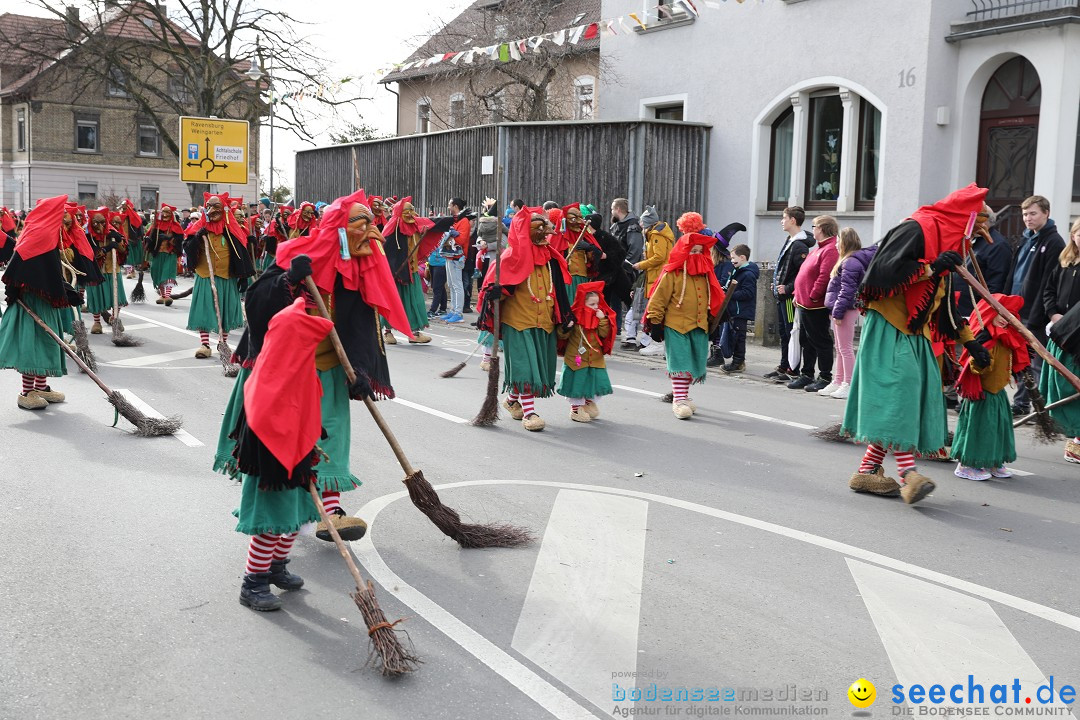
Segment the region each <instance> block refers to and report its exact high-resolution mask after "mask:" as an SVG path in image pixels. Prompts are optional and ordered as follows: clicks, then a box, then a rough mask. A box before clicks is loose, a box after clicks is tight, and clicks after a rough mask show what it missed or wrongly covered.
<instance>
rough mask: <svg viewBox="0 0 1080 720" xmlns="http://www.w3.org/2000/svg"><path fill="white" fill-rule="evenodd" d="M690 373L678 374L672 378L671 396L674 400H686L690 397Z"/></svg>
mask: <svg viewBox="0 0 1080 720" xmlns="http://www.w3.org/2000/svg"><path fill="white" fill-rule="evenodd" d="M690 380H691V377H690V373H676V374H674V375H672V376H671V396H672V399H673V400H685V399H686V398H688V397H689V396H690Z"/></svg>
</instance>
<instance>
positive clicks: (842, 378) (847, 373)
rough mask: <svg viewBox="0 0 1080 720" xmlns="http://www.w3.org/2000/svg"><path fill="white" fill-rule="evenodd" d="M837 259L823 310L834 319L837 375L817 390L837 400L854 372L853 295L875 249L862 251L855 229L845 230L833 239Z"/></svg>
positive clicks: (855, 314) (855, 315) (843, 395)
mask: <svg viewBox="0 0 1080 720" xmlns="http://www.w3.org/2000/svg"><path fill="white" fill-rule="evenodd" d="M836 249H837V251H838V259H837V261H836V265H834V266H833V269H832V272H831V273H830V279H829V289H828V290H827V291H826V292H825V307H826V308H828V309H829V313H830V315H831V316H832V320H833V342H834V343H835V345H836V373H835V374H834V376H833V382H832V384H831V385H828V386H826V387H824V388H822V389H821V390H819V391H818V395H824V396H827V397H833V398H836V399H838V400H843V399H845V398H847V396H848V391H849V389H850V387H851V373H852V371H853V370H854V369H855V323H856V322H857V321H858V317H859V311H858V310H857V309H856V308H855V296H856V295H857V294H858V290H859V284H860V283H861V282H862V279H863V275H865V274H866V268H868V267H869V266H870V261H871V260H873V259H874V253H875V252H877V246H876V245H874V246H871V247H868V248H863V246H862V240H860V239H859V233H857V232H855V228H851V227H846V228H844V229H843V230H841V231H840V235H839V236H838V237H837V240H836Z"/></svg>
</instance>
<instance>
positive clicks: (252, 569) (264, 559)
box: [244, 533, 281, 575]
mask: <svg viewBox="0 0 1080 720" xmlns="http://www.w3.org/2000/svg"><path fill="white" fill-rule="evenodd" d="M280 538H281V536H279V535H274V534H273V533H264V534H262V535H252V536H251V542H250V543H249V544H248V555H247V567H246V568H245V569H244V570H245V572H246V573H247V574H248V575H252V574H254V573H264V572H269V570H270V561H271V560H273V559H274V550H275V549H276V548H277V546H278V542H279V540H280Z"/></svg>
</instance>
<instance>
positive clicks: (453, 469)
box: [0, 283, 1080, 719]
mask: <svg viewBox="0 0 1080 720" xmlns="http://www.w3.org/2000/svg"><path fill="white" fill-rule="evenodd" d="M128 289H129V291H130V283H129V288H128ZM187 302H188V301H180V302H177V303H176V304H175V305H174V306H173V307H172V308H165V307H163V306H158V305H154V304H149V305H141V306H133V307H132V308H130V312H127V313H125V314H126V317H125V323H126V325H127V328H128V331H129V333H130V334H132V335H137V336H139V337H140V338H142V339H144V340H145V344H144V345H143V346H142V347H140V348H137V349H131V348H116V347H114V346H113V345H112V344H111V343H110V342H109V341H108V337H109V336H108V335H104V336H93V337H92V338H91V340H92V344H93V347H94V349H95V350H96V351H97V353H98V358H99V362H101V364H102V367H101V372H100V374H101V377H102V378H103V379H104V380H105V382H106V383H108V384H109V385H110V386H112V387H114V388H118V389H119V388H123V389H126V390H128V391H130V392H131V393H133V394H134V395H135V396H137V397H138V398H139V399H140V400H142V401H143V402H145V403H146V404H148V405H149V406H151V407H152V408H154V409H155V410H157V411H158V412H160V413H162V414H165V415H172V414H181V415H182V416H183V418H184V429H185V431H186V432H187V433H188V435H186V436H183V437H164V438H153V439H143V438H138V437H135V436H134V435H132V434H130V432H129V431H130V430H131V428H130V426H129V425H127V424H126V422H125V421H124V420H123V419H121V420H120V422H119V423H118V426H117V427H115V428H114V427H111V426H110V425H111V423H112V422H113V412H112V409H111V406H110V405H108V403H107V402H106V401H105V399H104V396H103V394H102V393H101V392H100V390H98V388H97V386H95V385H94V384H93V383H92V382H91V381H90V380H89V379H88V378H86V377H85V376H82V375H80V374H78V373H76V374H74V375H69V376H68V377H66V378H63V379H59V380H55V381H54V382H53V383H52V384H53V387H54V388H55V389H59V390H61V391H63V392H65V393H67V396H68V397H67V402H66V403H64V404H60V405H54V406H50V407H49V408H48V409H46V410H44V411H41V412H33V413H32V412H28V411H24V410H20V409H18V408H17V407H16V405H15V396H16V394H17V392H18V376H17V375H16V374H15V373H14V372H11V371H8V372H6V373H4V374H3V375H2V376H0V377H3V378H6V379H4V380H2V385H0V387H2V388H4V389H5V390H4V392H6V393H7V394H8V395H7V400H5V401H2V402H0V423H2V425H3V427H4V428H5V432H4V442H3V443H2V445H0V468H3V469H2V470H0V476H2V478H3V481H4V489H5V491H6V492H5V499H4V502H3V503H0V525H2V527H3V529H4V530H5V532H4V533H3V535H2V537H3V540H2V541H0V547H2V549H3V553H2V557H3V560H4V563H3V580H2V582H0V718H19V719H22V718H68V717H80V718H110V719H112V718H129V717H130V718H219V717H231V718H255V717H281V718H292V717H318V716H326V715H327V713H333V714H334V716H338V717H340V716H343V715H344V716H349V717H361V716H362V717H371V718H415V717H424V718H463V719H464V718H547V717H558V718H570V717H584V718H590V717H612V716H621V715H620V713H623V712H624V711H626V712H628V711H630V710H631V709H632V710H635V711H636V712H638V713H639V714H665V713H666V715H667V716H682V717H701V716H709V715H715V714H721V713H723V712H724V711H725V709H726V710H727V711H728V713H729V714H730V713H732V712H736V710H737V708H739V707H743V708H764V709H765V710H773V709H776V708H782V707H787V706H788V705H796V706H798V707H803V706H805V707H807V708H810V709H811V710H813V711H814V712H816V713H817V714H818V715H822V714H832V715H847V714H848V713H850V712H852V710H853V709H854V708H853V707H852V705H851V704H850V703H849V701H848V698H847V695H846V692H847V688H848V686H849V685H850V684H851V683H852V682H853V681H854V680H856V679H858V678H860V677H865V678H867V679H868V680H870V681H872V682H873V683H875V684H876V685H877V692H878V700H877V703H876V705H875V706H874V707H873V708H872V711H873V713H874V715H875V716H878V717H884V716H886V715H891V714H892V713H893V712H894V710H895V709H894V708H892V707H891V705H892V704H891V702H889V698H890V695H891V690H890V688H891V687H892V686H893V685H895V684H897V683H901V684H903V685H904V686H905V687H908V686H910V685H911V684H913V683H916V682H919V683H924V684H925V685H927V686H929V685H932V684H934V683H940V684H943V685H945V686H946V687H948V686H949V685H950V684H951V683H954V682H961V681H966V678H967V674H968V673H969V672H970V673H972V674H973V675H974V676H975V678H976V680H979V679H980V678H983V677H985V680H984V681H985V683H986V688H987V691H989V688H990V686H991V684H992V683H1011V682H1012V679H1013V677H1014V676H1015V677H1017V678H1020V679H1021V680H1022V681H1023V683H1024V688H1025V692H1026V691H1027V689H1028V688H1029V687H1030V689H1031V692H1034V690H1035V688H1036V686H1037V685H1038V684H1039V683H1040V682H1041V681H1042V679H1043V678H1049V676H1051V675H1052V676H1054V677H1055V679H1056V684H1057V686H1058V687H1060V686H1061V685H1062V684H1063V683H1071V684H1072V685H1073V686H1074V687H1076V686H1080V643H1077V637H1078V635H1077V634H1078V633H1080V592H1078V591H1080V579H1078V577H1077V573H1076V553H1077V549H1078V547H1080V526H1078V519H1080V515H1078V513H1077V508H1078V507H1080V477H1078V474H1080V470H1078V468H1076V467H1075V466H1071V465H1068V464H1066V463H1065V462H1064V461H1063V460H1062V459H1061V453H1060V446H1059V445H1054V446H1046V445H1037V444H1035V443H1034V442H1033V441H1032V440H1031V438H1030V434H1029V431H1027V430H1022V431H1020V432H1019V433H1018V438H1017V441H1018V450H1019V454H1020V457H1019V459H1018V460H1017V462H1016V463H1014V464H1013V467H1015V468H1016V469H1018V470H1020V471H1022V472H1023V473H1025V474H1023V475H1018V476H1017V477H1015V478H1013V479H1010V480H994V481H991V482H985V483H977V482H971V481H967V480H961V479H958V478H955V477H953V475H952V468H953V464H944V463H922V464H921V465H920V468H921V469H922V471H923V472H924V473H926V474H928V475H930V476H931V477H933V478H934V479H935V480H937V481H939V482H938V490H937V491H936V492H934V493H933V494H932V495H931V496H930V497H928V498H927V499H926V500H924V501H923V502H922V503H920V504H919V505H916V506H911V507H909V506H905V505H904V504H903V503H902V502H901V501H900V500H899V499H885V498H877V497H868V496H862V495H856V494H854V493H851V492H850V491H849V490H848V488H847V478H848V476H849V475H850V473H851V471H852V470H853V469H854V467H855V466H856V464H857V462H858V460H859V458H860V456H861V451H860V449H859V448H857V447H855V446H854V445H846V444H836V443H827V442H823V441H821V440H818V439H815V438H813V437H811V436H810V435H809V433H808V431H807V428H809V427H818V426H823V425H828V424H830V423H832V422H835V421H837V420H838V419H839V417H840V415H841V413H842V410H843V403H842V402H841V401H837V400H832V399H826V398H820V397H817V396H816V395H811V394H807V393H803V392H797V391H790V390H787V389H785V388H782V387H780V386H774V385H769V384H766V383H762V382H758V381H755V380H752V379H745V378H742V379H735V378H728V377H719V376H713V375H710V377H709V379H708V381H707V382H706V383H705V384H704V385H701V386H695V387H693V388H692V391H691V392H692V396H693V398H694V400H695V402H696V403H697V405H698V408H699V412H698V414H697V415H696V416H695V417H694V418H693V419H692V420H689V421H679V420H677V419H675V418H674V416H673V415H672V413H671V410H670V408H669V407H667V406H665V405H663V404H661V403H660V402H658V401H657V396H658V395H659V394H661V393H664V392H667V391H668V390H669V388H668V386H667V380H666V375H665V373H664V370H663V366H662V365H661V364H660V363H659V362H656V361H646V360H636V359H626V358H617V359H614V360H613V361H612V362H611V363H610V365H609V371H610V374H611V378H612V382H613V383H614V384H615V385H616V386H617V387H616V392H615V394H614V395H613V396H611V397H608V398H604V399H602V400H601V402H600V407H601V410H602V415H601V418H600V419H599V420H597V421H596V422H593V423H590V424H588V425H580V424H576V423H572V422H571V421H570V420H569V417H568V412H569V409H568V405H567V403H565V401H563V399H562V398H559V397H552V398H548V399H544V400H540V401H538V405H537V407H538V411H539V412H540V413H541V415H542V416H543V417H544V418H545V419H546V420H547V423H548V427H547V429H546V430H545V431H544V432H542V433H528V432H526V431H524V429H523V428H521V427H520V425H519V424H518V423H514V422H513V421H511V420H510V419H509V417H507V415H506V413H505V412H504V413H503V417H502V420H501V421H500V422H499V424H498V425H497V426H496V427H494V428H490V429H481V428H474V427H472V426H470V425H468V424H467V423H465V422H464V420H466V419H468V418H471V417H472V416H473V415H474V414H475V412H476V410H477V409H478V408H479V406H480V403H481V401H482V397H483V392H484V389H485V385H486V378H485V377H483V376H482V374H481V373H480V371H479V369H478V361H479V358H478V357H477V358H474V359H473V360H472V363H471V365H470V366H469V367H467V368H466V369H465V370H464V371H462V372H461V373H460V374H459V375H458V377H456V378H453V379H448V380H447V379H441V378H439V377H438V373H439V372H441V371H443V370H446V369H448V368H450V367H452V366H453V365H454V364H456V363H458V362H460V361H461V360H463V359H464V358H465V353H467V352H469V351H470V350H472V348H473V344H472V338H473V335H472V332H470V331H469V330H467V329H465V328H460V327H456V328H450V327H445V326H440V327H436V328H432V331H433V334H435V335H436V337H435V342H434V343H433V344H432V345H430V346H408V345H404V344H402V345H398V346H396V347H391V348H390V349H389V353H390V362H391V372H392V375H393V379H394V386H395V389H396V390H397V393H398V395H399V399H400V402H383V403H380V409H381V410H382V411H383V412H384V414H385V416H386V418H387V420H388V421H389V423H390V425H391V426H392V428H393V429H394V431H395V432H396V433H397V434H398V437H399V439H400V441H401V444H402V446H403V447H404V448H405V451H406V453H407V454H408V456H409V458H410V460H411V461H412V462H413V464H415V465H416V466H418V467H420V468H422V469H423V470H424V473H425V475H426V477H427V478H428V479H429V480H430V481H431V482H432V483H434V484H435V485H437V486H449V487H444V488H443V489H441V491H440V494H441V496H442V498H443V500H444V501H445V502H446V503H447V504H448V505H451V506H452V507H455V508H457V509H458V510H459V511H461V512H462V514H463V515H464V516H466V517H467V519H470V520H473V521H480V522H488V521H496V522H510V523H514V524H518V525H522V526H526V527H528V528H530V529H532V530H533V531H534V532H535V534H536V536H537V538H538V540H537V542H536V543H534V544H532V545H530V546H528V547H525V548H520V549H513V550H484V551H477V550H462V549H459V548H458V547H457V545H456V544H454V543H453V542H452V541H450V540H449V539H447V538H445V537H444V536H442V535H441V534H440V533H439V531H438V530H437V529H436V528H434V526H432V525H431V524H430V523H429V522H428V521H427V520H426V518H424V517H423V516H422V515H421V514H420V513H419V512H418V511H417V510H415V509H414V508H413V506H412V505H411V504H410V502H409V500H408V498H407V496H404V497H403V492H402V491H403V488H402V485H401V482H400V481H401V478H402V472H401V470H400V468H399V467H398V465H397V463H396V461H395V459H394V456H393V454H392V453H391V452H390V449H389V447H388V445H387V444H386V442H385V441H384V439H383V438H382V436H381V435H380V434H379V432H378V430H377V428H376V426H375V424H374V423H373V422H372V420H371V418H370V417H368V416H367V414H366V411H365V410H364V408H363V406H362V405H360V404H354V405H353V408H352V411H353V421H352V422H353V447H352V453H353V465H354V472H355V473H356V474H357V475H358V476H359V477H360V478H361V479H362V480H363V481H364V485H363V487H362V488H360V489H359V490H357V491H355V492H352V493H348V494H346V495H345V496H344V498H343V500H344V504H345V507H346V509H347V510H348V511H349V512H351V513H358V514H359V515H360V516H361V517H364V518H365V519H366V520H368V522H369V523H370V524H371V532H370V534H369V536H368V538H366V539H365V540H364V541H361V542H357V543H353V544H352V549H353V550H354V552H355V554H356V556H357V557H358V558H359V559H360V561H361V568H362V571H363V572H364V573H365V574H366V575H370V576H372V577H373V578H374V579H375V581H376V589H377V595H378V598H379V602H380V604H381V605H382V607H383V609H384V610H385V612H386V615H387V616H388V617H389V618H390V619H397V618H405V620H404V622H403V623H402V624H400V625H399V626H398V627H400V628H404V629H405V630H406V631H407V632H408V640H409V641H411V643H412V645H413V647H414V648H415V651H416V653H417V654H418V655H419V656H420V657H421V658H422V659H423V661H424V664H423V665H422V666H421V668H420V670H419V671H418V672H416V673H414V674H412V675H409V676H406V677H403V678H398V679H394V680H389V679H385V678H382V677H380V676H379V674H378V673H377V672H375V671H373V670H372V669H371V668H370V666H369V665H368V664H367V661H368V655H369V648H370V645H369V642H368V639H367V637H366V632H365V628H364V626H363V622H362V620H361V617H360V614H359V612H358V611H357V609H356V607H355V605H354V604H353V602H352V600H351V599H350V598H349V596H348V591H349V590H351V588H352V581H351V577H350V576H349V575H348V572H347V571H346V569H345V566H344V563H343V562H342V559H341V558H340V556H339V555H338V554H337V552H336V550H335V549H334V547H333V546H332V545H330V544H327V543H323V542H321V541H319V540H316V539H315V538H314V537H301V538H300V539H299V540H298V542H297V545H296V548H295V550H294V552H293V558H294V562H293V563H292V565H290V569H292V570H293V571H294V572H297V573H298V574H300V575H302V576H303V577H304V579H305V580H306V585H305V587H304V589H303V590H302V591H298V592H292V593H286V594H285V595H284V609H283V610H282V611H280V612H276V613H266V614H261V613H256V612H252V611H250V610H248V609H246V608H244V607H242V606H240V605H239V603H238V602H237V595H238V592H239V586H240V580H241V577H242V574H243V568H244V555H245V549H246V543H247V537H246V536H243V535H240V534H238V533H236V532H234V526H235V521H234V519H233V518H232V516H231V514H230V513H231V511H232V510H233V508H235V507H236V505H237V503H238V499H239V485H237V484H236V483H234V482H232V481H230V480H228V479H226V478H224V477H222V476H220V475H216V474H214V473H212V472H211V465H212V457H213V453H214V449H215V445H216V438H217V434H218V430H219V425H220V420H221V415H222V412H223V410H224V406H225V402H226V399H227V397H228V394H229V392H230V389H231V383H232V380H230V379H228V378H225V377H223V376H222V375H221V372H220V366H219V365H218V364H217V363H216V361H215V360H208V361H202V360H196V359H195V358H194V357H193V351H194V349H195V348H196V347H197V341H196V340H195V339H194V336H192V335H191V334H190V333H187V332H186V331H184V330H183V325H184V324H185V321H186V313H187ZM122 316H123V315H122ZM235 339H239V335H236V336H235V338H234V342H235ZM185 351H186V352H185ZM0 400H2V398H0ZM952 418H953V420H954V421H955V416H952ZM890 462H891V461H890ZM887 470H889V471H890V472H892V470H893V468H892V467H889V468H887ZM635 678H636V679H635ZM613 683H614V684H615V685H617V687H613ZM652 683H656V686H657V692H658V693H659V692H662V691H663V689H664V688H665V687H667V688H673V689H676V688H680V687H685V688H687V689H688V690H692V689H693V688H695V687H698V688H702V689H704V690H706V698H705V699H700V700H694V699H689V700H687V701H678V702H676V701H672V702H661V701H657V702H644V701H642V702H639V703H637V704H636V705H635V704H634V703H632V702H630V701H629V696H628V697H627V699H626V700H625V701H622V702H620V701H618V698H619V693H620V692H624V693H626V692H628V693H633V692H636V691H635V690H632V689H631V688H634V687H635V685H636V688H637V689H638V690H641V691H644V692H646V693H648V692H649V691H650V688H651V686H652ZM793 686H794V687H793ZM713 687H715V688H718V692H719V695H720V696H721V699H720V700H718V701H709V700H708V699H707V691H708V689H709V688H713ZM725 688H731V689H732V690H733V693H734V694H735V695H736V699H735V700H734V701H733V702H725V701H724V699H723V695H724V689H725ZM755 693H756V696H757V697H756V699H753V697H754V694H755ZM768 693H771V694H770V695H769V697H770V698H771V699H765V696H766V694H768ZM804 693H805V694H809V695H810V696H812V699H810V700H806V701H803V700H802V698H803V697H804ZM1022 694H1023V693H1022ZM1029 694H1030V693H1029ZM788 695H791V696H792V697H791V699H792V700H798V702H794V703H788V702H786V699H787V698H788ZM739 698H741V699H739ZM1020 704H1024V703H1023V698H1022V697H1021V698H1020ZM1036 704H1037V703H1036ZM652 711H655V712H652ZM774 716H775V715H774Z"/></svg>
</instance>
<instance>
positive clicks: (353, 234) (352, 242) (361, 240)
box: [345, 203, 382, 257]
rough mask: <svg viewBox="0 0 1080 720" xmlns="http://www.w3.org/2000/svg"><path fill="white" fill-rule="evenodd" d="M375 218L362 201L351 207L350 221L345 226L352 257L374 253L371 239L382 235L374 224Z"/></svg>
mask: <svg viewBox="0 0 1080 720" xmlns="http://www.w3.org/2000/svg"><path fill="white" fill-rule="evenodd" d="M374 220H375V218H374V217H373V215H372V213H371V211H370V210H368V209H367V208H366V207H364V206H363V205H361V204H360V203H353V205H352V207H350V208H349V221H348V224H347V225H346V226H345V235H346V236H347V237H348V241H349V254H350V255H351V256H352V257H364V256H366V255H371V254H372V252H373V250H372V247H371V241H372V240H373V239H376V238H378V237H382V236H381V235H380V234H379V231H378V229H377V228H376V227H375V226H374V224H373V222H374Z"/></svg>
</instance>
